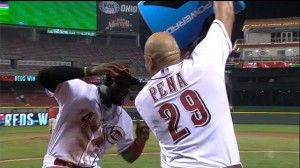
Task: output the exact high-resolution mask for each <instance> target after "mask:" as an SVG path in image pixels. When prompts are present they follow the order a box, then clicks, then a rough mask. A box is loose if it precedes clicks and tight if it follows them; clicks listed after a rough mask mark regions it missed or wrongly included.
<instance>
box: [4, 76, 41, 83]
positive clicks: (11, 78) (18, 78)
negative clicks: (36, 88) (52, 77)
mask: <svg viewBox="0 0 300 168" xmlns="http://www.w3.org/2000/svg"><path fill="white" fill-rule="evenodd" d="M0 81H10V82H36V81H37V76H32V75H1V78H0Z"/></svg>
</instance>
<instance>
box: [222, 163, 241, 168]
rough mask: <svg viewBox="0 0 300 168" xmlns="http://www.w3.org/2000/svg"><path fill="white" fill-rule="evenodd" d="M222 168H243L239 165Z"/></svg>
mask: <svg viewBox="0 0 300 168" xmlns="http://www.w3.org/2000/svg"><path fill="white" fill-rule="evenodd" d="M224 168H243V166H242V165H241V164H237V165H232V166H227V167H224Z"/></svg>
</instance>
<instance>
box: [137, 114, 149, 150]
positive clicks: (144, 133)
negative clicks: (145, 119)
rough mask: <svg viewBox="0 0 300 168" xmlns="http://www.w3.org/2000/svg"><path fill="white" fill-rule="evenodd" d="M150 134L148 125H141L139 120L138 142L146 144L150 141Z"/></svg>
mask: <svg viewBox="0 0 300 168" xmlns="http://www.w3.org/2000/svg"><path fill="white" fill-rule="evenodd" d="M149 134H150V130H149V127H148V126H147V125H146V124H141V122H140V120H139V119H138V120H137V122H136V129H135V135H136V140H137V141H138V143H143V144H144V143H146V141H147V140H148V139H149Z"/></svg>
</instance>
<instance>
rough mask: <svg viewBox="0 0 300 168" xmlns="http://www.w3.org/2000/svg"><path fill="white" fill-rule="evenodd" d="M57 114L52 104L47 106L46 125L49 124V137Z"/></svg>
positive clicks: (53, 128) (54, 125)
mask: <svg viewBox="0 0 300 168" xmlns="http://www.w3.org/2000/svg"><path fill="white" fill-rule="evenodd" d="M57 114H58V111H57V110H56V109H55V108H54V106H53V105H50V106H49V108H48V126H49V137H50V138H51V136H52V133H53V131H54V130H55V127H56V116H57Z"/></svg>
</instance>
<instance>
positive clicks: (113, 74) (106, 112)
mask: <svg viewBox="0 0 300 168" xmlns="http://www.w3.org/2000/svg"><path fill="white" fill-rule="evenodd" d="M104 74H106V75H105V81H104V83H103V84H101V85H100V86H99V87H98V86H96V85H93V84H88V83H86V82H85V81H83V80H82V79H81V78H83V77H85V76H95V75H104ZM38 78H39V81H40V83H41V84H42V85H43V86H44V87H45V88H46V90H48V91H47V92H48V94H49V92H50V93H51V94H50V95H53V96H54V98H55V99H56V100H57V102H58V104H59V119H58V121H57V125H56V129H55V131H54V132H53V135H52V137H51V139H50V142H49V145H48V150H47V153H46V155H45V157H44V161H43V168H56V167H66V168H67V167H69V168H83V167H89V168H98V167H99V166H98V164H97V162H98V161H99V158H101V157H102V156H103V155H104V153H105V151H106V150H107V149H108V148H110V147H111V146H112V145H114V144H116V145H117V147H118V153H120V154H121V155H122V157H123V158H124V160H126V161H128V162H130V163H132V162H134V161H135V160H136V159H137V158H138V157H139V156H140V155H141V153H142V151H143V148H144V145H145V143H146V141H147V139H148V138H149V128H148V127H147V126H146V125H140V124H138V125H137V128H136V136H137V137H136V138H135V139H134V138H133V135H132V132H133V124H132V119H131V117H130V116H129V115H128V114H127V112H126V111H125V110H124V109H123V108H122V107H121V105H122V103H123V100H124V98H125V96H126V95H127V94H128V92H129V88H130V86H131V85H137V84H139V80H138V79H136V78H134V77H132V76H131V75H130V74H129V72H128V69H127V68H126V67H125V66H123V65H121V64H117V63H113V62H112V63H107V64H103V65H99V66H95V67H92V68H87V67H85V68H78V67H68V66H55V67H50V68H46V69H43V70H41V71H40V72H39V76H38Z"/></svg>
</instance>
